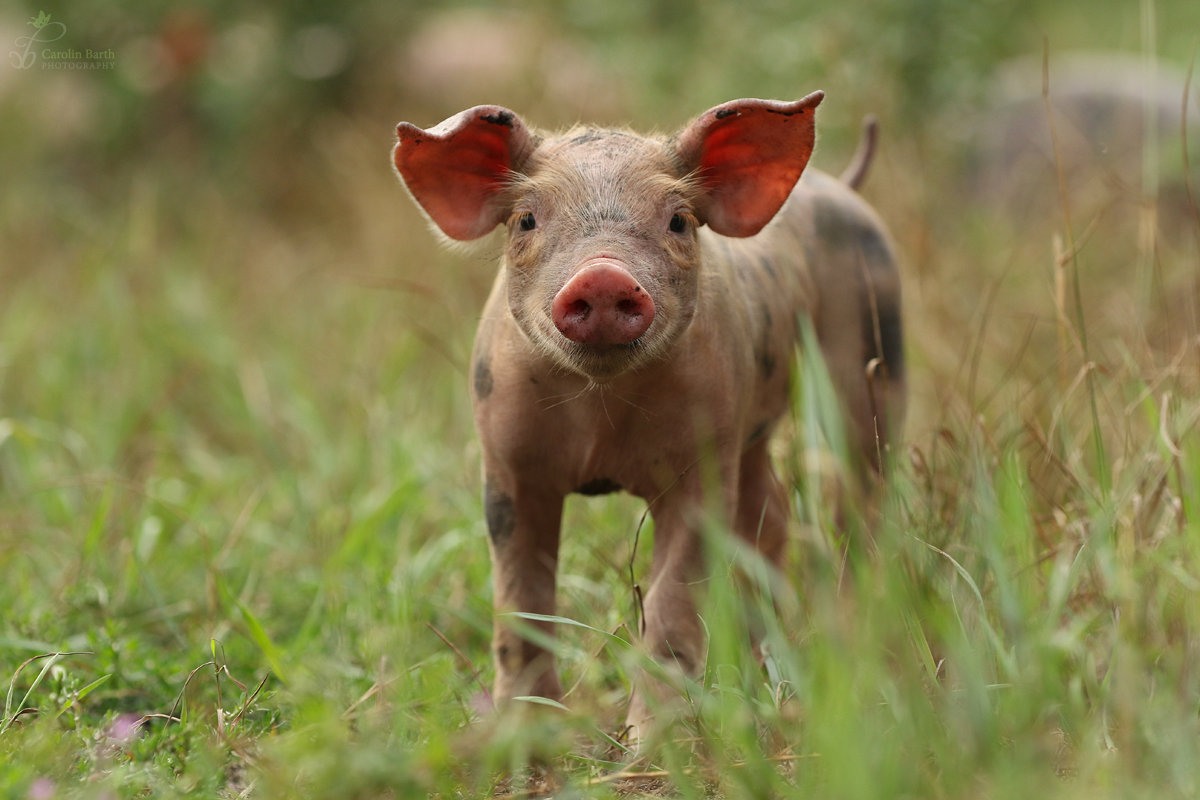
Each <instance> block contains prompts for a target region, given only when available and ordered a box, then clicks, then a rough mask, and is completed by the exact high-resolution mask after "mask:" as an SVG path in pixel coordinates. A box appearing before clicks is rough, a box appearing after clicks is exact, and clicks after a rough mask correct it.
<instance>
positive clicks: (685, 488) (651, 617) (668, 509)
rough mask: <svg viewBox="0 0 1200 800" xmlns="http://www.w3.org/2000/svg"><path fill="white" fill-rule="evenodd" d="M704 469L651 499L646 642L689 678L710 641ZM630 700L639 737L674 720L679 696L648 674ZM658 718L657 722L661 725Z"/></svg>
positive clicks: (632, 730) (632, 732)
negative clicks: (705, 613) (704, 599)
mask: <svg viewBox="0 0 1200 800" xmlns="http://www.w3.org/2000/svg"><path fill="white" fill-rule="evenodd" d="M701 474H702V471H701V470H700V469H694V470H691V471H689V472H688V473H687V474H685V475H684V476H683V477H682V478H681V479H680V481H679V483H678V484H677V485H676V486H674V487H672V488H671V489H670V490H668V491H667V492H666V493H665V494H663V495H662V496H661V497H658V498H656V499H655V500H654V501H653V503H652V504H651V513H652V514H653V515H654V557H653V560H652V563H651V568H650V581H649V588H648V589H647V591H646V597H645V601H644V612H645V618H644V630H643V632H642V646H643V647H644V648H645V649H646V650H647V651H648V653H649V655H650V656H651V657H652V658H653V659H654V660H655V661H657V662H659V663H660V664H662V665H663V667H664V668H666V670H667V672H668V673H675V674H677V675H680V676H686V677H688V678H697V677H699V675H700V673H701V672H702V671H703V669H704V661H705V654H706V652H707V641H706V636H705V631H704V624H703V622H702V621H701V619H700V614H699V610H698V608H697V605H696V600H697V591H698V589H699V585H698V584H699V583H700V582H701V581H702V580H703V577H704V575H705V570H704V541H703V534H702V527H703V524H704V513H705V512H704V494H703V487H702V485H701V483H702V481H701ZM637 680H639V681H640V685H638V686H635V689H634V693H633V697H632V698H631V700H630V704H629V715H628V717H627V718H626V725H627V726H628V730H629V737H630V738H631V739H633V740H637V739H639V738H643V737H645V736H647V735H648V734H649V733H650V732H651V729H652V728H653V727H657V726H660V725H661V724H665V723H667V722H668V721H669V720H668V718H666V716H664V715H662V712H664V711H665V712H667V714H670V713H671V712H670V709H671V707H672V706H673V705H677V704H678V702H679V699H680V698H679V696H678V695H677V693H676V692H674V691H673V690H671V689H669V688H667V687H665V686H663V685H662V684H661V683H659V682H658V681H655V680H654V679H652V678H649V677H648V676H645V675H642V676H640V678H639V679H637ZM656 723H657V725H656Z"/></svg>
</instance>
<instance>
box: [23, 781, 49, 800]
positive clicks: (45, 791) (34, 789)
mask: <svg viewBox="0 0 1200 800" xmlns="http://www.w3.org/2000/svg"><path fill="white" fill-rule="evenodd" d="M54 789H55V786H54V781H52V780H50V779H49V778H38V779H37V780H35V781H34V782H33V783H31V784H29V794H28V795H26V796H27V797H28V798H29V800H51V798H52V797H54Z"/></svg>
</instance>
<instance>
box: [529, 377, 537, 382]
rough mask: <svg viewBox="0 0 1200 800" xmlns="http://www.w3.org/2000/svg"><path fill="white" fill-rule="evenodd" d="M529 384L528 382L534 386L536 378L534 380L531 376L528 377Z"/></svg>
mask: <svg viewBox="0 0 1200 800" xmlns="http://www.w3.org/2000/svg"><path fill="white" fill-rule="evenodd" d="M529 382H530V383H534V384H536V383H537V378H535V377H533V376H532V375H530V376H529Z"/></svg>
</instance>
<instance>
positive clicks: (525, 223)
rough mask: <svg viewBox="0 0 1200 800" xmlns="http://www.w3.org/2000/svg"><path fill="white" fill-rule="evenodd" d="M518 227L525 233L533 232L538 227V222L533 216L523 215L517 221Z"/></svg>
mask: <svg viewBox="0 0 1200 800" xmlns="http://www.w3.org/2000/svg"><path fill="white" fill-rule="evenodd" d="M517 227H518V228H520V229H521V230H523V231H531V230H533V229H534V228H536V227H537V220H535V219H534V218H533V214H522V215H521V218H520V219H519V220H517Z"/></svg>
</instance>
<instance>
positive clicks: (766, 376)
mask: <svg viewBox="0 0 1200 800" xmlns="http://www.w3.org/2000/svg"><path fill="white" fill-rule="evenodd" d="M758 313H759V316H761V317H762V321H763V327H762V344H761V345H760V347H759V351H758V366H759V367H760V368H761V369H762V375H763V380H770V379H771V376H772V375H774V374H775V353H774V351H772V350H771V325H772V324H773V322H774V321H773V320H772V319H771V309H769V308H768V307H767V304H766V303H763V304H761V305H760V306H759V307H758Z"/></svg>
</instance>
